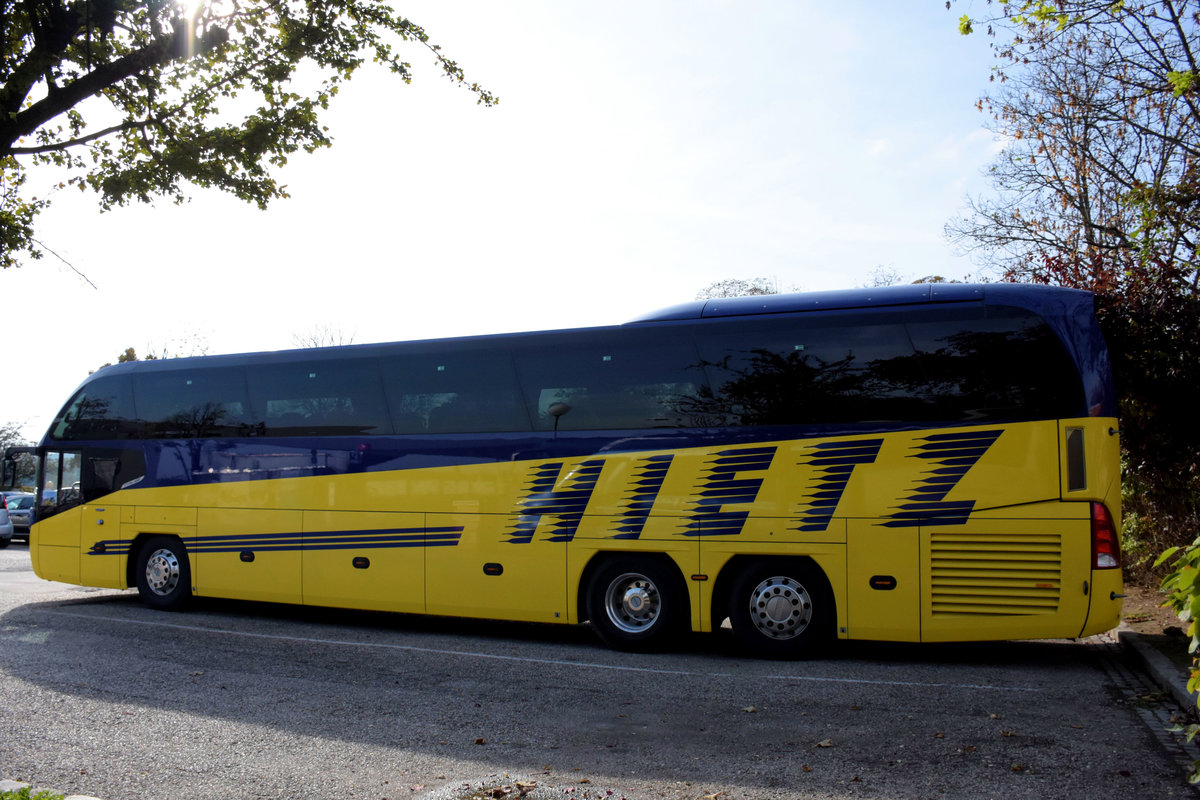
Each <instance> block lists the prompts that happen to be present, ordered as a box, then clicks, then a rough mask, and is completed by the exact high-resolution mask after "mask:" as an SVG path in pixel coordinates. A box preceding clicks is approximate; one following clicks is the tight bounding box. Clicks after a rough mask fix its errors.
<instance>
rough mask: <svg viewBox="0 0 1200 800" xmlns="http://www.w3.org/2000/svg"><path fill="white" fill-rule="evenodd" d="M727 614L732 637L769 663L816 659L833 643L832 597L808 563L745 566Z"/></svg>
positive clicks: (814, 569) (827, 583)
mask: <svg viewBox="0 0 1200 800" xmlns="http://www.w3.org/2000/svg"><path fill="white" fill-rule="evenodd" d="M728 611H729V622H730V625H731V626H732V627H733V632H734V634H736V635H737V637H738V638H739V639H740V640H741V641H742V642H743V643H744V644H745V645H746V646H747V647H748V648H750V649H751V651H753V652H754V653H756V654H758V655H761V656H766V657H768V658H794V657H797V656H807V655H816V654H818V653H819V652H820V651H821V650H822V649H823V648H825V647H827V646H828V645H829V642H830V640H831V639H832V638H833V626H834V622H835V620H836V614H835V610H834V601H833V592H832V590H830V588H829V582H828V581H827V580H826V579H825V575H824V573H822V572H821V570H820V568H818V567H817V566H815V565H813V564H811V563H808V562H801V561H795V562H785V563H783V564H779V565H777V564H771V563H765V562H764V563H759V564H753V565H751V566H749V567H747V568H746V569H744V570H743V571H742V572H741V574H740V575H738V576H737V579H736V580H735V581H734V583H733V587H732V589H731V591H730V595H729V607H728Z"/></svg>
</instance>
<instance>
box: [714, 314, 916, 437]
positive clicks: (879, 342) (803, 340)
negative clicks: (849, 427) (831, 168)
mask: <svg viewBox="0 0 1200 800" xmlns="http://www.w3.org/2000/svg"><path fill="white" fill-rule="evenodd" d="M699 347H700V356H701V363H702V364H703V365H704V368H705V370H707V372H708V374H709V377H710V381H711V385H712V392H711V393H710V394H708V395H707V396H705V397H702V398H700V400H699V402H698V403H697V404H696V407H695V411H696V414H697V415H698V416H707V417H708V418H710V419H711V420H712V424H720V425H795V424H805V423H830V422H866V421H895V420H903V419H911V418H912V417H913V416H914V415H917V416H919V415H920V414H921V408H922V406H923V405H924V403H925V402H926V399H925V398H924V396H923V392H922V389H923V382H924V381H923V376H922V374H921V371H920V365H919V364H917V363H914V362H913V359H912V356H913V349H912V346H911V345H910V344H909V341H908V336H907V334H906V333H905V330H904V325H903V324H902V320H901V319H900V318H899V316H898V315H895V314H889V315H884V316H877V317H873V318H870V319H867V318H862V317H858V316H854V315H846V314H836V315H806V316H801V317H788V318H764V319H760V320H751V321H749V322H742V323H741V324H737V323H728V322H722V323H719V324H714V325H712V326H708V327H706V328H704V329H702V330H701V331H700V335H699ZM882 364H887V365H890V370H882V369H880V365H882Z"/></svg>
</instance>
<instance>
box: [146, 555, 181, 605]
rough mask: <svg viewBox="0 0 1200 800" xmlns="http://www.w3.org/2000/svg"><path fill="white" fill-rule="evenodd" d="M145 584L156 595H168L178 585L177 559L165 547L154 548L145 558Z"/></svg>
mask: <svg viewBox="0 0 1200 800" xmlns="http://www.w3.org/2000/svg"><path fill="white" fill-rule="evenodd" d="M146 585H147V586H148V587H149V588H150V591H152V592H154V593H155V594H157V595H164V596H165V595H168V594H170V593H171V592H173V591H175V587H176V586H178V585H179V559H178V558H177V557H176V556H175V554H174V553H172V552H171V551H170V550H168V549H167V548H165V547H164V548H162V549H160V550H155V551H154V552H153V553H151V554H150V558H148V559H147V560H146Z"/></svg>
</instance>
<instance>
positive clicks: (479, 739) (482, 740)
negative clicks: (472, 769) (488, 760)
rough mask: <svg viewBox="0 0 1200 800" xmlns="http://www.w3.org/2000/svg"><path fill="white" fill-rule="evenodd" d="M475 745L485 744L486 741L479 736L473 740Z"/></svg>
mask: <svg viewBox="0 0 1200 800" xmlns="http://www.w3.org/2000/svg"><path fill="white" fill-rule="evenodd" d="M475 744H487V739H485V738H483V737H482V736H480V737H479V738H478V739H476V740H475Z"/></svg>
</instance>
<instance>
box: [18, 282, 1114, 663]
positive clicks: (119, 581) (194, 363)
mask: <svg viewBox="0 0 1200 800" xmlns="http://www.w3.org/2000/svg"><path fill="white" fill-rule="evenodd" d="M1115 407H1116V403H1115V399H1114V394H1113V389H1112V381H1111V376H1110V369H1109V364H1108V356H1107V353H1106V350H1105V346H1104V341H1103V338H1102V337H1101V335H1100V332H1099V330H1098V328H1097V326H1096V321H1095V317H1094V312H1093V305H1092V297H1091V295H1090V294H1088V293H1085V292H1079V291H1072V290H1065V289H1057V288H1050V287H1041V286H1020V285H984V286H971V285H945V284H943V285H923V286H902V287H890V288H884V289H871V290H854V291H846V292H825V293H811V294H792V295H775V296H769V297H747V298H734V299H722V300H709V301H706V302H694V303H689V304H685V305H681V306H678V307H674V308H669V309H665V310H663V311H660V312H658V313H654V314H650V315H647V316H645V317H643V318H640V319H637V320H635V321H632V322H629V323H626V324H623V325H616V326H611V327H599V328H586V329H575V330H561V331H547V332H536V333H523V334H505V335H496V336H479V337H469V338H458V339H445V340H429V341H414V342H405V343H397V344H373V345H354V346H346V347H332V348H320V349H310V350H295V351H285V352H276V353H257V354H248V355H231V356H210V357H201V358H185V359H173V360H161V361H143V362H133V363H126V364H118V365H116V366H110V367H106V368H104V369H102V370H100V371H99V372H97V373H95V374H94V375H92V376H90V377H89V378H88V379H87V380H86V381H85V382H84V383H83V385H82V386H80V388H79V389H78V390H77V391H76V392H75V394H74V395H73V396H72V397H71V398H70V399H69V400H68V401H67V403H66V405H65V406H64V407H63V409H62V411H61V412H60V413H59V414H58V415H57V417H56V419H55V420H54V422H53V424H52V425H51V427H50V430H49V431H48V432H47V433H46V435H45V437H44V439H43V440H42V441H41V442H40V443H39V444H38V446H37V447H36V448H32V451H33V452H34V453H35V454H36V456H37V458H38V461H39V475H38V486H39V496H38V508H39V520H38V521H37V523H36V524H35V525H34V527H33V530H32V532H31V536H30V552H31V555H32V560H33V566H34V570H35V571H36V573H37V574H38V575H39V576H41V577H42V578H46V579H49V580H54V581H63V582H66V583H74V584H81V585H85V586H99V587H111V588H126V587H131V586H136V587H137V589H138V591H139V593H140V595H141V597H142V598H143V600H144V601H145V602H146V603H147V604H149V605H151V606H154V607H157V608H163V609H171V608H177V607H179V606H181V605H183V604H184V603H185V602H186V601H187V600H188V599H189V598H190V597H192V596H205V597H225V598H238V599H245V600H258V601H270V602H281V603H302V604H309V605H317V606H333V607H342V608H355V609H373V610H382V611H394V612H407V613H421V614H434V615H447V616H460V617H479V618H489V619H505V620H524V621H538V622H548V623H549V622H557V623H579V622H584V621H590V623H591V625H592V627H593V628H594V629H595V631H596V632H597V633H598V634H599V635H600V637H601V638H602V639H603V640H604V641H605V642H607V643H608V644H610V645H612V646H614V647H619V648H624V649H633V650H645V649H651V648H659V647H662V646H664V645H665V644H666V643H668V642H669V641H671V640H672V639H673V638H675V637H676V636H677V635H679V634H681V633H682V632H685V631H688V630H693V631H712V630H714V629H717V628H720V627H722V626H723V625H724V624H725V623H726V621H728V624H729V626H730V627H731V628H732V630H733V632H734V634H736V636H738V637H740V639H742V640H744V641H745V643H746V644H747V646H748V647H749V648H751V649H752V650H753V651H755V652H757V653H760V654H764V655H773V656H784V655H797V654H803V653H808V652H812V651H814V650H816V649H818V648H819V647H820V646H821V645H822V644H824V643H827V642H828V641H829V640H831V639H833V638H839V637H840V638H843V639H875V640H893V641H914V642H915V641H954V640H959V641H965V640H982V639H1012V638H1039V637H1041V638H1048V637H1053V638H1058V637H1077V636H1086V635H1089V634H1093V633H1098V632H1102V631H1105V630H1108V629H1110V628H1112V627H1113V626H1115V625H1116V624H1117V622H1118V619H1119V615H1120V609H1121V590H1122V582H1121V570H1120V564H1119V555H1120V546H1119V541H1118V536H1117V524H1118V522H1119V516H1120V509H1119V501H1120V485H1119V463H1118V462H1119V458H1118V440H1117V420H1116V412H1115ZM10 455H11V453H10Z"/></svg>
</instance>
